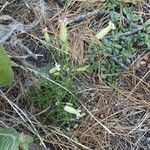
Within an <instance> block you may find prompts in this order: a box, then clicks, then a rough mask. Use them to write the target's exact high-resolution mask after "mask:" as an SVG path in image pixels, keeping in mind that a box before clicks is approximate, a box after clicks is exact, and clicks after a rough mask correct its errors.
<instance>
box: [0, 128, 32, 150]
mask: <svg viewBox="0 0 150 150" xmlns="http://www.w3.org/2000/svg"><path fill="white" fill-rule="evenodd" d="M32 142H33V139H32V137H30V136H28V135H24V134H20V133H18V132H17V131H16V130H15V129H13V128H0V150H20V149H21V150H29V148H28V147H29V144H30V143H32Z"/></svg>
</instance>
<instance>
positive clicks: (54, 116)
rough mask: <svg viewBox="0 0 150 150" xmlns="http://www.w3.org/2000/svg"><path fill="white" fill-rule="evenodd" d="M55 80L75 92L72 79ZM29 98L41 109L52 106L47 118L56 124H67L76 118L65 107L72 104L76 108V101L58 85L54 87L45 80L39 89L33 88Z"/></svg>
mask: <svg viewBox="0 0 150 150" xmlns="http://www.w3.org/2000/svg"><path fill="white" fill-rule="evenodd" d="M55 80H56V81H59V83H60V84H61V85H62V86H64V87H65V88H67V89H69V90H70V91H72V92H74V91H75V87H74V85H73V81H72V79H71V78H69V77H66V78H63V79H62V80H61V81H60V77H57V79H56V78H55ZM28 97H29V99H30V100H31V101H33V102H34V103H35V104H36V106H37V107H38V108H39V109H46V108H47V107H48V106H51V108H50V110H49V112H48V115H47V117H49V119H50V120H51V121H52V122H53V123H54V124H58V123H66V122H68V121H70V119H72V118H74V116H73V115H72V114H69V113H68V112H66V111H64V106H65V105H66V104H67V103H70V104H71V105H73V106H74V107H76V106H77V105H76V104H77V103H76V99H75V98H74V97H73V96H72V95H70V94H69V93H68V92H67V91H66V90H64V89H62V88H61V87H59V86H58V85H54V84H53V83H51V82H48V81H45V80H42V81H39V85H38V87H37V88H36V87H33V88H32V89H31V91H30V92H29V93H28Z"/></svg>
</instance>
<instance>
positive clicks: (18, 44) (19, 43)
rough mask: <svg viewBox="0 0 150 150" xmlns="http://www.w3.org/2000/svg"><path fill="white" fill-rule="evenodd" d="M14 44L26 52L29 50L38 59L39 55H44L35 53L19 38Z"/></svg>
mask: <svg viewBox="0 0 150 150" xmlns="http://www.w3.org/2000/svg"><path fill="white" fill-rule="evenodd" d="M14 45H15V46H16V47H18V48H19V49H21V50H24V51H26V52H27V53H28V54H29V55H30V56H31V57H33V58H34V59H35V60H37V59H38V57H43V55H40V54H34V53H33V52H32V51H31V50H30V49H29V48H28V47H26V46H24V45H23V44H22V43H21V41H19V40H16V41H15V42H14Z"/></svg>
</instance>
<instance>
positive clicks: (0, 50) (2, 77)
mask: <svg viewBox="0 0 150 150" xmlns="http://www.w3.org/2000/svg"><path fill="white" fill-rule="evenodd" d="M13 78H14V73H13V71H12V68H11V60H10V59H9V57H8V55H7V53H6V51H5V48H4V47H3V46H0V85H3V86H6V85H10V84H11V83H12V81H13Z"/></svg>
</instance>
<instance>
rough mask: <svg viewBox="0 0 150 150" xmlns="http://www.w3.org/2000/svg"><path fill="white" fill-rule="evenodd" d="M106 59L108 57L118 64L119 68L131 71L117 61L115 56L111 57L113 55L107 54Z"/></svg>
mask: <svg viewBox="0 0 150 150" xmlns="http://www.w3.org/2000/svg"><path fill="white" fill-rule="evenodd" d="M106 57H108V58H110V59H112V60H113V61H114V62H115V63H116V64H118V65H119V66H121V67H122V68H124V69H125V70H127V71H128V70H129V68H128V67H126V66H125V65H124V64H123V63H121V62H120V61H119V60H117V58H116V57H114V56H113V55H111V54H107V56H106Z"/></svg>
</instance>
